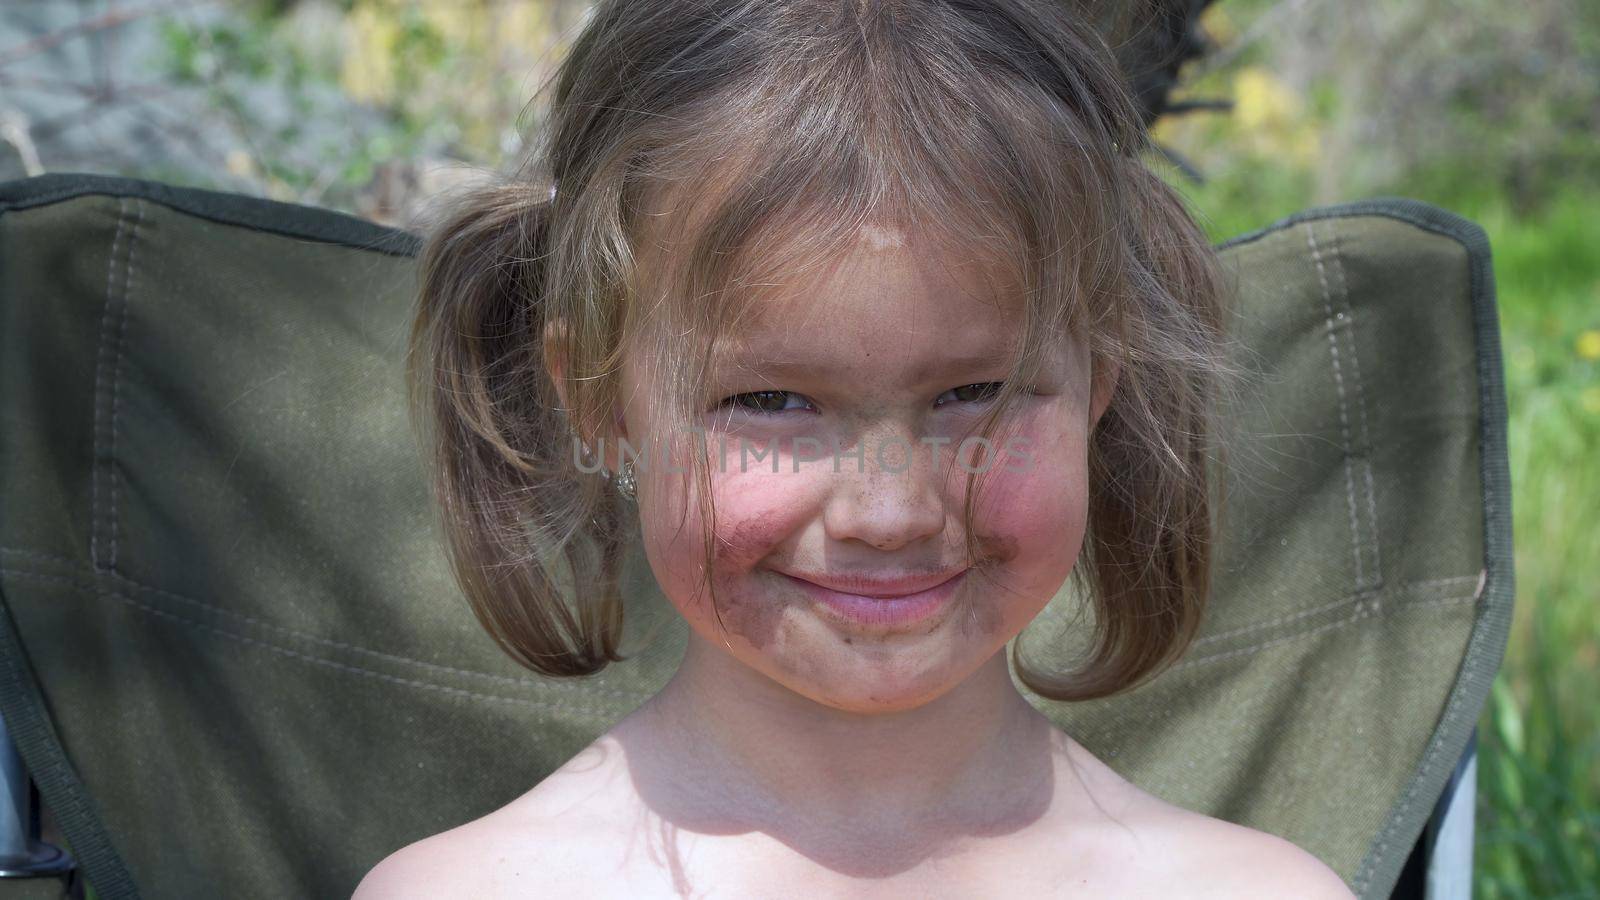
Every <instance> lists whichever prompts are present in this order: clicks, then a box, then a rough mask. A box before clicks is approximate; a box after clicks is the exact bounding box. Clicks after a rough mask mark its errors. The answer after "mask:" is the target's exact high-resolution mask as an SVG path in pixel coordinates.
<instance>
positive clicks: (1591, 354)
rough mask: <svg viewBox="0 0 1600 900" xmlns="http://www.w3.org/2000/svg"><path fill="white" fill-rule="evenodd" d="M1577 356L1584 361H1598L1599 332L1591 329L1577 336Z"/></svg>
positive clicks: (1599, 355)
mask: <svg viewBox="0 0 1600 900" xmlns="http://www.w3.org/2000/svg"><path fill="white" fill-rule="evenodd" d="M1578 355H1579V356H1581V357H1583V358H1584V359H1600V331H1597V330H1595V329H1593V328H1591V329H1589V330H1588V331H1585V332H1584V333H1582V334H1580V335H1578Z"/></svg>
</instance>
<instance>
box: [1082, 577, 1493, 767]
mask: <svg viewBox="0 0 1600 900" xmlns="http://www.w3.org/2000/svg"><path fill="white" fill-rule="evenodd" d="M1480 593H1481V592H1480ZM1478 596H1479V594H1473V595H1471V596H1462V597H1444V598H1441V599H1438V600H1416V601H1410V602H1406V603H1401V604H1397V606H1418V605H1443V604H1448V603H1461V602H1463V601H1465V600H1472V599H1476V598H1477V597H1478ZM1366 617H1367V616H1365V615H1363V616H1352V617H1350V618H1346V619H1343V620H1340V621H1338V622H1333V623H1330V624H1328V625H1325V626H1319V627H1317V628H1315V629H1312V630H1310V631H1304V632H1297V633H1295V634H1291V635H1286V636H1284V637H1282V638H1277V639H1274V640H1272V641H1268V642H1266V643H1264V644H1261V645H1258V646H1257V647H1255V648H1246V649H1261V648H1262V647H1266V646H1271V645H1273V644H1281V643H1286V642H1288V641H1291V640H1294V639H1295V638H1299V637H1306V636H1308V635H1312V634H1316V633H1318V632H1321V631H1331V630H1334V629H1336V628H1341V627H1344V626H1346V625H1350V624H1352V623H1354V622H1356V621H1359V620H1360V619H1362V618H1366ZM1221 658H1223V657H1220V656H1217V657H1205V658H1204V659H1201V660H1196V662H1212V661H1214V660H1217V659H1221ZM1187 664H1188V663H1185V664H1183V665H1187ZM1175 668H1182V666H1181V665H1180V666H1177V667H1175ZM1260 699H1261V697H1260V695H1257V697H1256V699H1254V700H1249V701H1245V702H1244V703H1241V704H1235V705H1232V706H1230V707H1229V708H1230V709H1232V710H1234V711H1238V710H1242V709H1248V708H1250V706H1251V705H1253V704H1255V703H1258V702H1259V701H1260ZM1171 716H1172V708H1171V707H1162V708H1161V709H1157V710H1153V711H1150V712H1147V713H1145V714H1144V715H1140V716H1129V715H1119V716H1117V717H1116V721H1115V722H1114V723H1113V724H1110V725H1107V726H1105V727H1104V728H1101V729H1100V730H1099V731H1096V732H1093V733H1092V736H1093V737H1094V738H1095V739H1100V738H1104V737H1106V736H1107V735H1109V734H1111V733H1112V732H1114V731H1117V730H1120V729H1121V728H1123V727H1126V726H1128V725H1146V724H1148V723H1150V722H1154V721H1155V720H1157V719H1163V718H1171Z"/></svg>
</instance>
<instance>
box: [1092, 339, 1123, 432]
mask: <svg viewBox="0 0 1600 900" xmlns="http://www.w3.org/2000/svg"><path fill="white" fill-rule="evenodd" d="M1121 375H1122V363H1121V361H1120V360H1117V359H1116V358H1114V357H1109V356H1108V357H1104V358H1102V359H1097V360H1096V361H1095V362H1094V364H1093V365H1092V366H1091V378H1090V393H1089V430H1090V431H1093V430H1094V427H1095V426H1096V425H1098V424H1099V423H1100V417H1101V416H1103V415H1105V412H1106V410H1107V409H1109V408H1110V407H1111V397H1112V395H1114V394H1115V393H1116V391H1117V379H1118V378H1120V377H1121Z"/></svg>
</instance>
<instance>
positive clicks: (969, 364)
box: [724, 353, 1013, 383]
mask: <svg viewBox="0 0 1600 900" xmlns="http://www.w3.org/2000/svg"><path fill="white" fill-rule="evenodd" d="M1012 358H1013V354H1011V353H974V354H960V355H957V356H948V357H943V358H940V359H938V360H935V361H932V362H927V363H922V364H919V365H916V366H913V367H912V369H911V371H910V373H909V377H910V379H911V382H912V383H918V382H926V381H932V380H934V379H935V378H939V377H941V376H946V375H951V374H954V373H959V372H971V371H977V370H983V369H989V368H992V367H995V366H1003V365H1009V364H1010V363H1011V361H1012ZM724 363H725V364H726V365H728V366H731V367H732V368H734V369H736V370H739V371H742V372H749V373H755V374H758V375H805V374H810V373H814V372H816V371H818V370H821V369H826V368H828V366H826V365H819V364H817V363H816V362H814V361H812V360H805V359H783V358H760V359H757V358H752V357H750V356H747V355H744V354H740V355H738V356H730V357H729V358H728V359H726V360H725V361H724Z"/></svg>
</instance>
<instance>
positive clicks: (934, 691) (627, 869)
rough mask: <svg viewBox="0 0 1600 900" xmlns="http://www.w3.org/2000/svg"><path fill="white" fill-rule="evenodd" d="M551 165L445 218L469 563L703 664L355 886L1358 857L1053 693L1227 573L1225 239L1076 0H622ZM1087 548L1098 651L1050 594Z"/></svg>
mask: <svg viewBox="0 0 1600 900" xmlns="http://www.w3.org/2000/svg"><path fill="white" fill-rule="evenodd" d="M554 88H555V90H554V95H553V97H552V102H551V113H550V119H549V121H548V122H547V123H546V124H545V125H544V126H543V129H544V130H543V132H542V134H541V136H540V139H539V141H538V142H537V144H536V146H535V152H534V153H533V154H532V155H530V156H529V158H528V160H527V162H526V163H525V166H524V168H523V169H521V170H520V171H518V172H517V173H515V176H514V177H512V178H509V179H506V180H505V182H504V183H499V184H497V185H495V186H494V187H491V188H486V189H480V190H478V191H477V192H475V193H473V194H471V195H469V196H467V197H465V198H464V199H463V200H462V201H461V202H460V205H459V206H457V207H453V208H452V209H451V211H450V214H449V215H447V216H446V217H444V218H443V219H442V220H441V222H442V224H440V225H438V226H437V227H436V228H435V229H433V230H432V231H431V233H430V234H429V237H428V240H427V242H426V246H425V248H424V251H423V253H422V255H421V259H420V275H419V277H420V305H419V309H418V315H417V319H416V322H415V326H414V330H413V333H412V337H413V344H412V351H413V356H412V359H411V364H412V366H413V369H412V374H413V381H412V388H413V391H414V394H413V400H414V401H415V403H416V410H417V413H418V421H419V422H420V423H422V424H424V425H426V426H427V431H428V433H429V435H430V437H429V439H428V440H429V443H428V449H429V451H430V453H431V459H432V461H433V464H434V471H435V472H436V476H437V477H436V482H435V488H436V492H437V496H438V499H439V501H440V503H441V508H442V510H443V511H444V514H445V520H446V523H447V525H448V531H447V534H448V539H449V550H450V555H451V561H452V565H453V566H454V569H455V572H456V574H457V576H458V577H459V579H460V582H461V584H462V586H463V588H464V590H465V592H466V594H467V597H468V599H469V600H470V602H471V604H472V607H473V610H474V612H475V613H476V614H477V616H478V617H479V619H480V621H481V622H482V623H483V624H484V626H485V627H486V628H487V629H488V630H489V632H490V633H491V634H492V635H493V637H494V639H495V640H496V641H497V642H498V643H499V645H500V646H502V647H503V648H504V649H505V650H506V652H508V653H510V654H511V655H512V656H513V657H514V658H515V659H517V660H518V661H519V662H521V663H522V664H524V665H526V666H527V667H529V668H530V669H533V670H535V671H537V672H539V673H541V674H544V675H548V676H563V677H566V676H580V675H586V674H591V673H594V672H597V671H599V670H600V669H602V668H604V667H605V666H606V665H607V664H608V663H611V662H613V661H616V660H619V659H622V658H623V657H622V655H621V654H620V653H619V650H618V647H619V639H620V637H621V634H622V624H623V623H622V609H623V604H622V599H621V595H620V587H619V574H620V573H619V567H620V565H621V562H622V560H623V558H624V556H625V552H626V550H627V548H628V547H629V546H631V544H632V542H633V541H636V540H637V541H641V542H642V545H643V548H644V551H645V553H646V556H647V558H648V561H649V564H650V567H651V570H652V571H653V573H654V576H655V578H656V581H657V582H658V584H659V585H660V587H661V589H662V591H663V593H664V594H665V596H666V597H667V598H668V599H669V600H670V602H671V603H672V605H673V606H674V607H675V608H676V610H677V611H678V612H679V613H681V614H682V616H683V617H684V619H685V620H686V621H687V624H688V626H689V643H688V648H687V651H686V654H685V656H684V658H683V661H682V663H681V666H680V668H679V669H678V670H677V672H676V674H675V675H674V676H673V678H672V679H671V680H670V682H669V683H668V684H667V685H666V686H665V688H664V689H663V690H662V691H661V692H660V693H659V694H657V695H655V696H654V697H652V698H651V699H650V700H648V701H647V702H645V703H644V704H643V705H642V706H640V707H639V708H638V709H637V710H635V711H634V712H632V713H631V714H629V715H628V716H626V717H625V718H623V719H622V720H621V721H619V722H618V723H617V724H616V725H615V726H614V727H613V728H612V729H611V730H610V731H608V732H607V733H606V734H604V735H603V736H601V737H600V738H599V739H597V740H596V741H595V742H594V743H593V744H592V745H590V746H589V747H588V748H587V749H585V750H584V751H583V752H582V753H580V754H579V755H578V756H577V757H575V758H573V759H572V760H571V761H570V762H568V763H567V764H566V765H564V766H562V767H561V768H560V769H559V770H557V771H556V772H555V773H554V774H552V775H551V776H550V777H549V778H548V779H546V780H545V781H543V782H541V783H539V784H538V785H537V786H535V787H533V789H532V790H530V791H529V792H528V793H526V794H524V795H523V796H521V797H519V798H517V799H516V800H514V801H512V802H511V803H509V804H508V805H506V806H505V807H503V808H501V809H499V810H497V811H495V812H494V813H492V814H490V815H488V816H485V817H484V818H482V819H479V820H477V821H474V822H471V823H468V824H465V825H462V826H460V827H458V828H455V829H452V830H450V831H447V832H445V833H442V834H438V835H434V836H432V837H429V838H427V839H425V840H422V841H419V842H417V843H415V844H412V845H410V846H408V847H405V848H403V849H401V850H399V851H397V852H395V853H394V854H392V855H391V856H389V857H388V858H387V859H385V860H384V861H383V862H382V863H380V864H379V865H378V866H377V867H375V868H374V869H373V870H372V871H371V872H370V873H368V875H367V877H366V878H365V880H364V881H363V882H362V884H361V886H360V888H358V890H357V896H358V897H359V898H363V900H378V898H389V897H435V898H437V897H472V898H488V897H502V896H503V897H529V896H551V897H571V896H582V897H613V896H614V897H630V898H635V897H654V896H673V897H678V896H722V897H856V896H862V897H866V896H871V897H880V896H883V897H890V896H893V897H919V898H920V897H1003V896H1018V897H1057V896H1061V897H1068V896H1070V897H1079V896H1082V897H1123V896H1161V897H1167V896H1178V897H1188V896H1204V897H1230V898H1233V897H1251V896H1263V897H1266V896H1271V897H1281V896H1295V897H1348V896H1350V894H1349V892H1348V890H1346V888H1345V886H1344V884H1343V882H1342V881H1341V880H1340V878H1339V877H1338V876H1337V875H1336V874H1334V873H1333V872H1332V871H1331V870H1330V869H1328V868H1327V867H1326V866H1324V865H1323V864H1322V863H1321V862H1319V861H1318V860H1317V859H1316V858H1314V857H1312V856H1311V855H1310V854H1308V853H1306V852H1305V851H1303V850H1301V849H1299V848H1297V847H1295V846H1294V845H1292V844H1290V843H1289V842H1287V841H1284V840H1282V839H1279V838H1277V837H1273V836H1271V835H1268V834H1265V833H1262V832H1258V831H1253V830H1250V829H1248V828H1244V827H1241V826H1237V825H1233V824H1230V823H1227V822H1224V821H1221V820H1218V819H1213V818H1209V817H1207V816H1204V815H1201V814H1198V813H1194V812H1190V811H1187V810H1184V809H1180V808H1177V807H1175V806H1172V805H1170V804H1167V803H1165V802H1163V801H1161V800H1159V799H1157V798H1155V797H1153V796H1151V795H1149V794H1147V793H1145V792H1143V791H1141V790H1140V789H1139V788H1138V787H1136V786H1134V785H1133V784H1131V783H1129V782H1127V781H1125V780H1124V779H1122V778H1121V777H1119V776H1118V775H1117V774H1116V773H1115V772H1114V771H1112V770H1111V769H1110V768H1109V767H1107V766H1106V765H1104V764H1103V763H1101V762H1100V761H1099V760H1097V759H1096V758H1095V757H1094V756H1092V755H1091V754H1090V753H1089V752H1088V751H1087V750H1085V749H1084V748H1083V747H1082V746H1081V745H1079V744H1078V743H1077V742H1076V741H1074V740H1073V739H1072V738H1071V737H1070V736H1068V735H1066V734H1064V733H1062V732H1061V731H1060V730H1059V729H1057V728H1055V727H1054V726H1053V724H1052V723H1051V721H1050V720H1049V719H1048V718H1046V717H1045V716H1044V715H1043V714H1042V713H1040V712H1039V711H1038V710H1036V709H1035V708H1034V707H1033V706H1032V705H1031V704H1030V703H1029V702H1028V701H1027V700H1026V699H1025V698H1024V696H1023V695H1022V694H1021V693H1020V692H1019V690H1018V688H1017V687H1016V684H1015V682H1014V681H1013V678H1012V667H1013V666H1015V672H1016V677H1017V679H1018V680H1020V681H1021V682H1022V683H1023V684H1024V685H1025V686H1027V687H1028V688H1029V689H1030V690H1032V691H1035V692H1037V693H1039V694H1040V695H1042V696H1044V697H1049V698H1052V699H1056V700H1083V699H1091V698H1097V697H1104V696H1107V695H1110V694H1113V693H1116V692H1118V691H1122V690H1126V689H1127V688H1129V687H1131V686H1133V685H1136V684H1139V683H1141V682H1142V681H1144V680H1145V679H1148V678H1150V677H1151V676H1152V675H1154V674H1156V673H1157V672H1159V671H1161V670H1162V668H1163V667H1165V666H1166V665H1168V664H1169V663H1170V662H1171V661H1172V660H1174V659H1175V658H1176V657H1177V656H1179V655H1180V654H1181V653H1182V652H1183V650H1184V649H1185V647H1186V645H1187V644H1188V642H1189V641H1190V639H1191V637H1192V635H1193V634H1194V633H1195V630H1196V628H1197V625H1198V622H1199V619H1200V615H1201V612H1202V610H1203V608H1204V605H1205V599H1206V591H1207V582H1208V574H1209V565H1210V549H1209V542H1210V538H1211V535H1212V529H1213V527H1214V524H1213V522H1212V517H1213V513H1214V510H1213V509H1212V508H1211V505H1210V504H1209V502H1208V484H1207V481H1206V476H1207V462H1208V460H1209V459H1211V453H1212V450H1213V449H1215V448H1213V447H1212V446H1211V444H1212V443H1213V441H1212V439H1211V436H1212V435H1214V434H1215V433H1216V432H1217V429H1216V427H1215V424H1216V423H1215V419H1214V417H1215V415H1216V410H1217V409H1218V407H1219V404H1218V403H1217V402H1216V397H1217V396H1218V395H1219V391H1220V390H1221V389H1222V386H1223V385H1224V383H1225V379H1224V376H1225V375H1226V374H1227V372H1228V363H1227V358H1228V357H1227V353H1226V352H1225V345H1224V340H1225V337H1224V335H1223V334H1222V328H1221V323H1222V322H1223V321H1224V312H1223V308H1222V301H1223V299H1224V289H1223V279H1222V277H1221V276H1220V274H1219V273H1220V269H1219V268H1218V265H1217V261H1216V258H1215V256H1214V255H1213V250H1212V248H1211V246H1210V245H1209V243H1208V242H1207V240H1206V238H1205V237H1204V235H1203V233H1202V232H1201V231H1200V229H1198V228H1197V227H1196V226H1195V224H1194V223H1193V221H1192V220H1191V219H1190V218H1189V217H1188V215H1187V213H1186V212H1185V210H1184V207H1183V204H1182V202H1181V200H1180V199H1179V198H1178V197H1177V196H1176V195H1175V194H1174V193H1173V192H1172V191H1171V190H1170V189H1169V188H1168V187H1166V186H1165V185H1164V184H1163V182H1162V181H1161V180H1160V179H1159V178H1158V177H1157V176H1156V175H1155V174H1153V173H1152V172H1150V171H1149V170H1148V169H1146V168H1145V166H1144V165H1143V163H1142V162H1141V161H1140V156H1139V154H1140V152H1141V151H1142V150H1143V149H1144V148H1145V141H1146V138H1145V136H1144V133H1143V129H1142V127H1141V123H1140V120H1139V116H1138V112H1137V109H1136V106H1135V104H1134V101H1133V99H1132V98H1131V96H1130V94H1129V91H1128V88H1127V86H1126V84H1125V82H1124V79H1123V76H1122V75H1121V74H1120V73H1119V70H1118V68H1117V63H1116V61H1115V59H1114V58H1113V56H1112V54H1111V52H1110V50H1109V48H1108V46H1107V45H1106V43H1105V41H1104V40H1103V39H1102V38H1101V37H1099V33H1098V32H1097V31H1095V30H1094V29H1093V28H1091V26H1090V25H1089V24H1087V23H1086V21H1085V18H1084V16H1083V14H1082V12H1081V11H1075V10H1074V7H1073V6H1072V5H1071V4H1070V3H1068V2H1062V0H1056V2H1043V0H983V2H973V0H966V2H959V0H881V2H879V0H861V2H842V0H789V2H781V0H774V2H764V3H753V2H736V3H727V2H720V0H602V2H600V3H599V4H598V6H596V7H595V8H594V10H593V12H592V15H591V17H590V18H589V20H588V22H587V25H586V26H585V28H584V30H583V32H582V34H581V35H580V36H579V37H578V38H577V40H576V42H575V44H574V45H573V47H572V49H571V51H570V54H569V56H568V57H567V58H566V60H565V61H564V63H563V65H562V67H561V69H560V70H559V71H558V72H557V74H556V76H555V80H554ZM1069 577H1073V578H1075V579H1076V580H1077V585H1078V586H1079V588H1080V589H1081V590H1080V593H1081V596H1083V597H1085V598H1086V606H1085V609H1087V611H1088V612H1089V613H1090V614H1092V615H1091V618H1092V621H1093V626H1092V628H1090V629H1087V630H1085V631H1084V635H1085V638H1086V644H1085V645H1086V647H1087V651H1086V654H1085V657H1084V664H1083V665H1082V667H1081V668H1080V669H1078V670H1077V671H1072V672H1064V673H1063V672H1055V673H1051V672H1042V671H1035V670H1034V669H1032V668H1030V667H1029V666H1027V665H1025V664H1024V662H1023V661H1022V660H1021V659H1019V658H1018V655H1017V652H1016V646H1015V644H1012V652H1011V658H1010V659H1009V660H1008V658H1007V653H1006V647H1007V645H1008V644H1011V643H1012V638H1014V637H1016V636H1017V635H1018V634H1019V632H1021V631H1022V630H1023V628H1024V627H1025V626H1026V625H1027V624H1028V623H1029V622H1030V621H1031V620H1032V619H1033V618H1034V617H1035V616H1036V615H1037V614H1038V613H1039V612H1040V611H1041V610H1042V609H1043V608H1044V607H1045V605H1046V604H1047V603H1048V602H1049V601H1050V600H1051V599H1052V597H1054V596H1055V595H1056V594H1057V593H1058V591H1060V590H1061V588H1062V587H1063V585H1064V584H1065V583H1066V581H1067V579H1068V578H1069Z"/></svg>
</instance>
